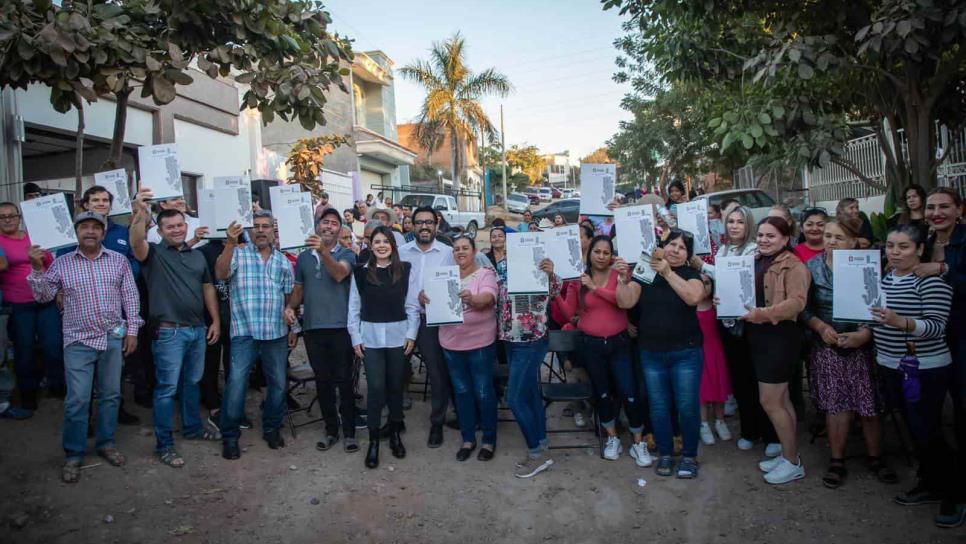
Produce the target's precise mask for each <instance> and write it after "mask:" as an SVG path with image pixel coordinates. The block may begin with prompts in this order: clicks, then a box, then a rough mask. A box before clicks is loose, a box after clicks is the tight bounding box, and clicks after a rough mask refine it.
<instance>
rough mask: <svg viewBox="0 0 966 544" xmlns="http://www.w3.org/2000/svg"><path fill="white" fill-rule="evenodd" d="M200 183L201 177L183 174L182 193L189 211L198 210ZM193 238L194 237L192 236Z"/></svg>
mask: <svg viewBox="0 0 966 544" xmlns="http://www.w3.org/2000/svg"><path fill="white" fill-rule="evenodd" d="M200 182H201V176H198V175H195V174H185V173H184V172H182V173H181V191H182V192H183V193H184V201H185V204H187V205H188V209H189V210H195V211H197V210H198V185H199V184H200ZM192 236H194V235H193V234H192Z"/></svg>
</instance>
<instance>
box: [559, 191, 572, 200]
mask: <svg viewBox="0 0 966 544" xmlns="http://www.w3.org/2000/svg"><path fill="white" fill-rule="evenodd" d="M573 197H574V190H573V189H564V190H562V191H560V198H573Z"/></svg>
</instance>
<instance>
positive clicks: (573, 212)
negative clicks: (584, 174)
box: [533, 198, 580, 224]
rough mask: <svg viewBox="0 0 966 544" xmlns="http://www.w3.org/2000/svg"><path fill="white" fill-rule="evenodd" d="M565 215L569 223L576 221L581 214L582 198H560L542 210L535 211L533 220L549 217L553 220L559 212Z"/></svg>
mask: <svg viewBox="0 0 966 544" xmlns="http://www.w3.org/2000/svg"><path fill="white" fill-rule="evenodd" d="M558 213H559V214H561V215H563V218H564V220H565V221H567V224H571V223H576V222H577V218H578V217H579V216H580V199H579V198H568V199H564V200H558V201H557V202H554V203H553V204H550V205H548V206H546V207H544V208H543V209H542V210H538V211H536V212H533V220H534V221H540V220H541V219H544V218H546V219H549V220H550V221H553V216H555V215H557V214H558Z"/></svg>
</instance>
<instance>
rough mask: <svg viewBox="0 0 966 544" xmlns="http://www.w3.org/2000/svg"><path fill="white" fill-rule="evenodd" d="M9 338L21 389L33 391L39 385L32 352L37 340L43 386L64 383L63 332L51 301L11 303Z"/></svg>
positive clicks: (58, 313) (54, 385)
mask: <svg viewBox="0 0 966 544" xmlns="http://www.w3.org/2000/svg"><path fill="white" fill-rule="evenodd" d="M10 308H11V310H12V312H11V316H10V337H11V338H10V339H11V340H12V341H13V350H14V368H15V369H16V371H17V387H19V388H20V391H21V392H25V391H27V392H32V391H36V390H37V388H38V387H39V386H40V376H38V375H37V370H36V359H35V358H34V352H35V349H36V346H37V341H38V340H39V341H40V349H41V351H42V352H43V354H44V369H45V371H46V374H47V386H48V387H52V388H57V387H63V386H64V333H63V329H62V328H61V321H60V310H59V309H58V308H57V305H56V304H54V303H53V302H48V303H47V304H37V303H36V302H27V303H24V304H11V305H10Z"/></svg>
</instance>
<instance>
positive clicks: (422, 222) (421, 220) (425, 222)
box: [413, 219, 436, 227]
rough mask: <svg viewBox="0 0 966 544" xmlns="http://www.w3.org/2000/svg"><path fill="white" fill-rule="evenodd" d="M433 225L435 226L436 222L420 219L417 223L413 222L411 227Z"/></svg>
mask: <svg viewBox="0 0 966 544" xmlns="http://www.w3.org/2000/svg"><path fill="white" fill-rule="evenodd" d="M435 224H436V221H433V220H431V219H420V220H419V221H413V225H416V226H417V227H421V226H424V225H425V226H429V225H435Z"/></svg>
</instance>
